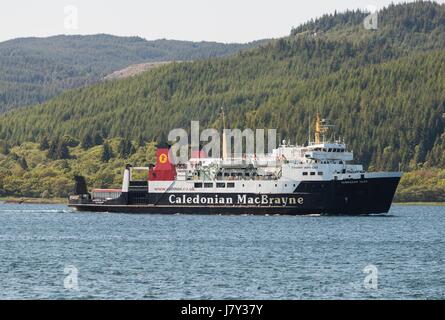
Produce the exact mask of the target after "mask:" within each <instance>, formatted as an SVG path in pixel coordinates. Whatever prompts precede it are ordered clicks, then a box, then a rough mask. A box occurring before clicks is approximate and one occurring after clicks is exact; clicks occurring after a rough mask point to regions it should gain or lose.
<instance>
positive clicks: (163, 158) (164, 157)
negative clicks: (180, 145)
mask: <svg viewBox="0 0 445 320" xmlns="http://www.w3.org/2000/svg"><path fill="white" fill-rule="evenodd" d="M167 161H168V156H167V155H166V154H165V153H162V154H161V155H160V156H159V163H162V164H164V163H166V162H167Z"/></svg>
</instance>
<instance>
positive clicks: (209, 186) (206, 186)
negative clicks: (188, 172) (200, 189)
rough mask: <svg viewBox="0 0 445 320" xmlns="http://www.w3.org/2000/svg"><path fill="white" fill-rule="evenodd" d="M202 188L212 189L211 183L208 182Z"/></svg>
mask: <svg viewBox="0 0 445 320" xmlns="http://www.w3.org/2000/svg"><path fill="white" fill-rule="evenodd" d="M204 188H213V183H210V182H206V183H204Z"/></svg>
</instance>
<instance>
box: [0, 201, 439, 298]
mask: <svg viewBox="0 0 445 320" xmlns="http://www.w3.org/2000/svg"><path fill="white" fill-rule="evenodd" d="M0 298H1V299H444V298H445V207H441V206H398V205H395V206H393V207H392V209H391V211H390V213H389V214H388V215H386V216H365V217H333V216H299V217H289V216H248V215H246V216H210V215H209V216H205V215H197V216H192V215H164V216H163V215H128V214H111V213H78V212H74V211H72V210H71V209H69V208H68V207H67V206H64V205H24V204H22V205H15V204H1V205H0Z"/></svg>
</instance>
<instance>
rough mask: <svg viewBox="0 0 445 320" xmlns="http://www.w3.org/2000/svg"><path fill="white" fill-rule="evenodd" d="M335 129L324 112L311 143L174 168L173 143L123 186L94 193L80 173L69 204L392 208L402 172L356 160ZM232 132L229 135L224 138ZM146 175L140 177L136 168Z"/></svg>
mask: <svg viewBox="0 0 445 320" xmlns="http://www.w3.org/2000/svg"><path fill="white" fill-rule="evenodd" d="M328 129H329V126H328V125H326V122H325V120H323V119H321V118H320V116H319V115H318V114H317V118H316V121H315V139H314V141H313V142H309V143H307V145H305V146H295V145H291V144H289V143H287V142H286V141H283V142H282V144H281V145H279V146H278V148H276V149H274V150H273V152H272V153H271V154H267V155H264V156H258V157H257V156H256V155H255V154H253V155H243V156H242V157H240V158H234V157H231V158H227V157H226V156H225V152H224V151H225V150H224V148H225V147H224V146H225V145H226V144H225V142H224V141H223V156H222V158H212V157H207V156H206V155H205V154H203V152H199V154H195V155H192V157H191V158H190V159H189V161H188V162H186V163H183V164H180V165H174V164H173V161H170V160H171V159H170V157H171V153H170V152H169V147H168V146H166V145H160V146H158V149H157V152H156V159H157V160H156V164H155V165H152V166H149V167H132V166H131V165H127V167H126V168H125V171H124V175H123V183H122V188H121V189H94V190H92V191H91V192H88V190H87V185H86V181H85V179H84V178H83V177H80V176H78V177H76V187H75V194H73V195H71V196H70V198H69V206H70V207H72V208H75V209H76V210H78V211H92V212H119V213H137V214H228V215H244V214H248V215H313V214H316V215H317V214H327V215H368V214H385V213H387V212H388V211H389V209H390V207H391V203H392V200H393V197H394V194H395V192H396V189H397V185H398V183H399V181H400V178H401V176H402V173H401V172H366V171H365V170H364V169H363V166H362V165H359V164H351V161H353V152H352V151H348V149H347V147H346V144H345V143H344V142H342V141H331V142H329V141H325V133H326V132H327V131H328ZM224 138H225V137H223V139H224ZM138 170H143V171H146V172H147V176H148V177H147V179H144V180H143V181H140V180H133V178H132V177H133V175H134V172H135V171H138Z"/></svg>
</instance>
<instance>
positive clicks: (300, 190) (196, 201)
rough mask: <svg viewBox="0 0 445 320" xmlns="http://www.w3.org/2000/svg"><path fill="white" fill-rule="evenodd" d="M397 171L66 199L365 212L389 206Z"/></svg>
mask: <svg viewBox="0 0 445 320" xmlns="http://www.w3.org/2000/svg"><path fill="white" fill-rule="evenodd" d="M399 180H400V177H387V178H373V179H358V180H343V181H329V182H326V181H324V182H316V181H311V182H302V183H300V184H299V185H298V187H297V188H296V189H295V191H294V192H293V193H283V194H278V193H267V194H261V193H216V192H200V193H177V192H163V193H148V192H140V191H138V192H132V191H129V192H128V193H122V194H121V196H120V197H119V198H117V199H113V200H106V201H103V202H102V203H94V202H92V201H91V200H82V199H79V200H77V201H70V204H69V206H70V207H72V208H75V209H76V210H78V211H86V212H114V213H133V214H208V215H313V214H330V215H367V214H384V213H387V212H388V211H389V209H390V207H391V203H392V200H393V197H394V194H395V191H396V189H397V185H398V183H399Z"/></svg>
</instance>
